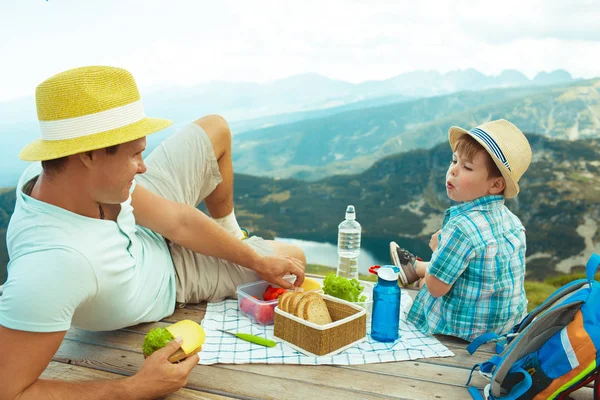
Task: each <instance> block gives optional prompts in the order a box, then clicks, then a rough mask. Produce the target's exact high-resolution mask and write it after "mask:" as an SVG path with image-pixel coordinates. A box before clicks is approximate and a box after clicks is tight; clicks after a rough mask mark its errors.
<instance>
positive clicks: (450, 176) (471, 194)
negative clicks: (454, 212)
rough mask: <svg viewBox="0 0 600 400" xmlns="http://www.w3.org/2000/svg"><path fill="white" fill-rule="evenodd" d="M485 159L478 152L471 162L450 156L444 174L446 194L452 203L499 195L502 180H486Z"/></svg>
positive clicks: (484, 154)
mask: <svg viewBox="0 0 600 400" xmlns="http://www.w3.org/2000/svg"><path fill="white" fill-rule="evenodd" d="M486 157H489V155H488V154H487V153H486V152H484V151H480V152H478V153H477V154H476V155H475V157H473V159H472V160H467V159H465V158H464V157H461V154H460V153H457V152H454V153H453V154H452V162H451V163H450V167H448V172H447V173H446V193H447V194H448V197H450V199H452V200H454V201H472V200H475V199H477V198H479V197H483V196H487V195H490V194H499V193H501V192H502V190H504V179H503V178H488V170H487V167H486Z"/></svg>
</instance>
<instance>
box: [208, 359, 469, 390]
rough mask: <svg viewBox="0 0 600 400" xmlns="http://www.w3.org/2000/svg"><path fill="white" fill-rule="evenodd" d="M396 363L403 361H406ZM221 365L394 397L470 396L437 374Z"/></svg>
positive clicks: (326, 367)
mask: <svg viewBox="0 0 600 400" xmlns="http://www.w3.org/2000/svg"><path fill="white" fill-rule="evenodd" d="M395 364H403V362H398V363H395ZM219 366H220V367H221V368H224V369H231V370H233V371H245V372H254V373H257V374H260V375H262V376H264V377H267V376H268V377H270V378H285V377H293V379H294V380H299V381H304V382H307V383H310V382H318V381H322V380H323V377H327V382H326V383H322V384H323V385H327V386H331V387H336V388H340V389H352V390H357V391H362V392H371V393H375V394H379V395H387V396H392V397H395V398H402V397H408V398H410V399H463V398H466V396H468V392H467V389H466V388H465V386H464V382H463V384H461V385H454V384H450V385H448V384H445V383H443V382H440V381H438V380H436V379H435V378H436V377H435V376H431V377H428V378H425V379H418V378H415V377H411V376H409V377H403V376H399V375H393V374H382V373H379V372H377V371H370V370H367V369H364V370H360V369H353V368H343V367H339V366H330V365H319V366H311V365H289V364H286V365H279V366H274V365H266V364H237V365H233V364H219ZM374 382H376V384H374Z"/></svg>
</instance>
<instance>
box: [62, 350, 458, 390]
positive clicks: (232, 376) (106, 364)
mask: <svg viewBox="0 0 600 400" xmlns="http://www.w3.org/2000/svg"><path fill="white" fill-rule="evenodd" d="M54 360H55V361H59V362H63V363H69V364H75V365H79V366H85V367H89V368H94V369H99V370H102V371H108V372H112V373H116V374H121V375H133V374H134V373H135V372H136V371H137V370H138V369H139V367H140V365H141V364H142V362H143V356H142V355H141V354H137V353H135V352H132V351H125V350H120V349H114V348H111V347H100V346H96V345H90V344H87V343H82V342H76V341H73V340H69V339H67V340H65V341H63V344H62V345H61V346H60V348H59V350H58V352H57V353H56V355H55V357H54ZM277 367H281V366H277ZM322 379H323V376H322V375H321V376H320V377H319V380H321V381H322ZM186 387H187V388H188V389H194V390H199V391H203V392H207V393H212V394H217V395H221V396H230V397H239V398H260V399H275V400H280V399H281V397H282V396H284V397H285V398H286V399H298V400H306V399H307V398H327V399H344V400H347V399H349V398H361V399H367V400H369V399H381V398H393V397H391V396H385V395H373V394H370V393H368V392H362V391H358V390H351V389H337V388H332V387H328V386H327V385H324V384H323V382H319V381H317V382H303V381H301V380H297V379H294V377H289V376H284V377H268V378H265V376H262V375H260V374H257V373H254V372H246V371H238V370H234V369H227V368H222V367H221V364H219V365H218V366H205V365H198V366H197V367H195V368H194V369H193V370H192V372H191V374H190V376H189V379H188V384H187V385H186ZM401 398H410V397H401ZM444 398H449V397H444Z"/></svg>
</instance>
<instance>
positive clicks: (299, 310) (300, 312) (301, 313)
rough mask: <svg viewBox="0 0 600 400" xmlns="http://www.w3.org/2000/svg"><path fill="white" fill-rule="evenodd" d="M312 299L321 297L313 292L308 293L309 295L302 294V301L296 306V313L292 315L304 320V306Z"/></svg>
mask: <svg viewBox="0 0 600 400" xmlns="http://www.w3.org/2000/svg"><path fill="white" fill-rule="evenodd" d="M313 297H321V295H319V294H318V293H315V292H310V293H306V294H304V296H303V297H302V299H301V300H300V302H299V303H298V305H297V306H296V312H295V313H294V315H295V316H296V317H299V318H304V306H305V305H306V303H307V302H308V301H309V300H310V299H312V298H313Z"/></svg>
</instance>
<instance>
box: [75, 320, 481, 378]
mask: <svg viewBox="0 0 600 400" xmlns="http://www.w3.org/2000/svg"><path fill="white" fill-rule="evenodd" d="M166 325H168V324H166V323H164V322H155V323H152V324H140V325H137V326H135V327H131V328H127V329H122V330H119V331H114V332H89V331H85V330H82V329H77V328H71V329H70V330H69V331H68V332H67V334H66V338H67V339H71V340H77V341H81V342H84V343H90V344H95V345H99V346H109V347H114V348H118V349H122V350H128V351H136V352H141V347H142V343H143V341H144V337H143V335H145V334H146V333H147V332H148V331H149V330H150V329H152V328H153V327H156V326H166ZM452 351H454V353H455V354H456V355H455V356H454V357H441V358H437V357H435V358H425V359H419V360H418V361H419V362H420V363H422V364H426V365H431V366H445V367H452V368H462V369H464V370H465V371H470V370H471V368H472V367H473V365H475V364H476V363H481V362H484V361H487V360H488V359H489V357H490V355H489V354H479V353H476V354H474V355H469V353H468V352H467V351H466V350H464V349H453V350H452ZM386 365H387V364H386ZM432 368H433V367H432ZM433 369H436V368H433ZM442 370H444V369H443V368H442ZM436 373H443V372H436ZM465 381H466V378H465ZM455 383H456V382H455Z"/></svg>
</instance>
